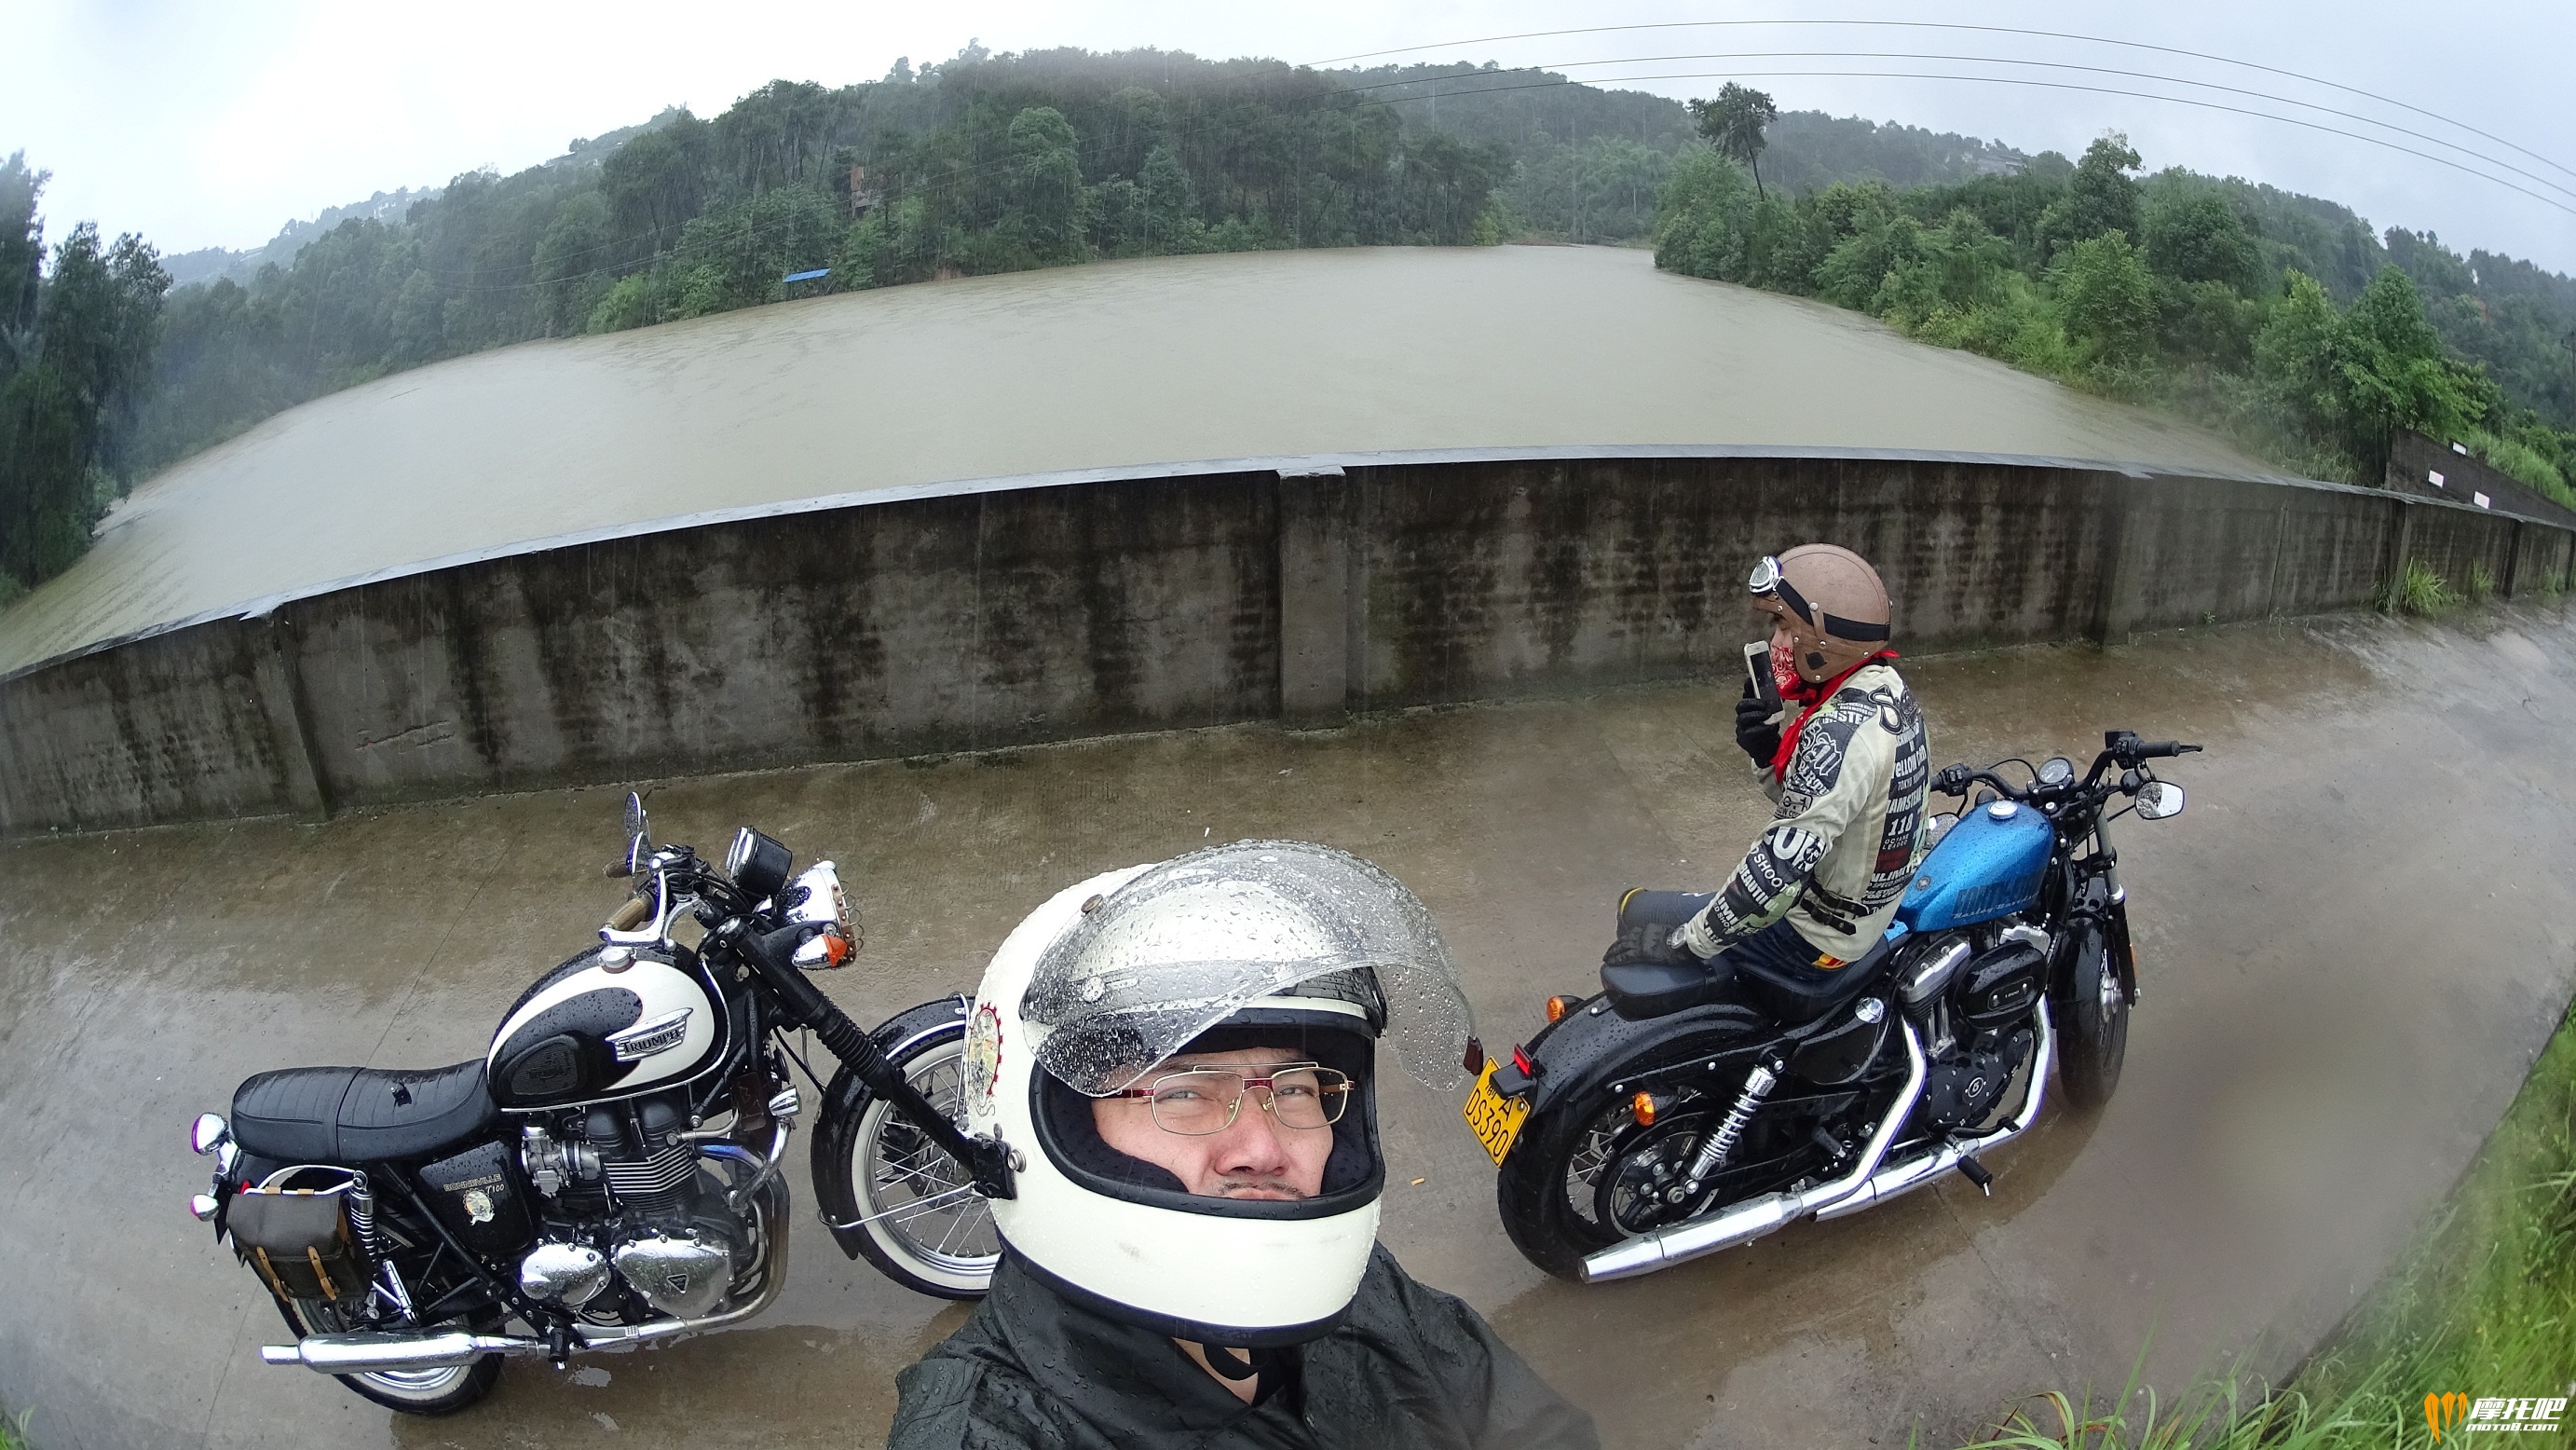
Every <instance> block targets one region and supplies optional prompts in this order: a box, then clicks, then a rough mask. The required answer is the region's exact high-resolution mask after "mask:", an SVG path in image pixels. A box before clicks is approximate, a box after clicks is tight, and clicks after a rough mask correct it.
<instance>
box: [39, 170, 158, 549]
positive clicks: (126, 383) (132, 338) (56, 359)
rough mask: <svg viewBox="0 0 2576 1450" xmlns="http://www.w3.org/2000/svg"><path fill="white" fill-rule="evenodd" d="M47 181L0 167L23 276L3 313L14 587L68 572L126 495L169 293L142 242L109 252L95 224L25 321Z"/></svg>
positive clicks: (82, 231)
mask: <svg viewBox="0 0 2576 1450" xmlns="http://www.w3.org/2000/svg"><path fill="white" fill-rule="evenodd" d="M44 181H45V177H44V174H43V173H41V172H30V171H28V170H27V168H26V165H25V162H24V159H23V157H19V156H13V157H11V158H10V161H9V164H8V165H7V166H6V167H0V241H5V242H7V243H8V244H9V245H8V247H7V249H6V252H5V254H4V255H6V256H7V257H8V259H9V260H10V261H11V262H13V263H14V264H15V265H16V266H17V268H18V269H19V270H18V272H17V273H16V275H10V276H6V277H5V283H6V286H7V293H6V297H7V298H8V299H10V300H11V301H12V303H13V305H12V307H11V309H10V310H12V311H15V312H19V313H20V314H22V317H21V319H19V320H12V319H10V318H7V317H6V316H0V325H5V326H6V334H5V341H6V347H5V355H0V575H5V576H6V577H7V578H8V580H9V581H10V586H11V587H12V588H14V587H16V586H28V585H35V584H39V583H42V582H43V581H45V580H46V579H49V578H51V577H53V576H54V575H56V574H59V573H61V572H62V571H63V570H65V569H67V568H70V567H71V564H72V561H73V560H75V559H77V558H79V557H80V556H81V554H82V553H83V551H85V550H87V549H88V547H89V539H90V527H91V525H93V524H95V523H96V522H97V521H98V516H99V513H100V511H101V510H102V509H103V508H104V506H105V504H106V500H107V498H108V497H109V496H110V495H112V494H114V493H118V492H122V491H123V480H122V476H121V473H120V471H119V468H118V465H119V463H120V461H121V456H122V455H123V453H124V452H125V451H126V449H127V447H128V445H129V443H130V440H131V438H132V436H133V432H134V429H133V418H134V403H135V399H136V397H137V395H138V394H139V393H140V392H141V391H142V389H143V387H144V385H145V383H146V381H147V377H148V372H147V370H148V368H149V365H150V362H151V357H152V345H153V341H154V331H155V327H156V325H157V322H158V320H159V315H160V309H161V296H162V294H163V293H164V292H166V291H168V290H169V287H170V279H169V278H168V277H167V276H165V275H163V273H162V271H161V266H160V255H159V253H157V252H155V251H154V250H153V249H152V248H151V247H149V246H147V245H145V244H144V241H143V239H142V238H140V237H137V236H133V235H131V234H128V235H125V236H120V237H118V238H117V239H116V240H115V242H113V243H111V244H107V245H102V244H101V243H100V241H99V235H98V227H97V226H96V225H95V224H94V223H90V222H82V223H81V224H79V225H78V226H75V227H73V228H72V231H71V235H69V236H67V237H65V238H64V239H63V240H62V241H61V243H59V244H58V245H57V246H56V247H55V248H54V251H53V259H52V266H51V267H50V268H49V269H47V270H45V271H44V272H42V274H41V275H40V276H38V277H37V278H36V297H35V306H34V309H33V316H32V319H31V320H29V319H24V317H23V314H24V311H25V309H24V306H23V302H21V301H18V300H17V299H22V298H23V296H24V291H25V288H24V283H25V280H26V276H25V270H24V269H25V267H26V261H25V259H26V257H27V256H29V255H33V256H36V257H39V258H41V257H42V256H43V249H44V233H43V227H42V223H41V222H39V221H38V220H37V219H36V217H35V201H36V197H37V194H38V193H39V192H40V191H41V189H42V187H43V185H44Z"/></svg>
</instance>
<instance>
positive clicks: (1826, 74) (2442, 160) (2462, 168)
mask: <svg viewBox="0 0 2576 1450" xmlns="http://www.w3.org/2000/svg"><path fill="white" fill-rule="evenodd" d="M1801 76H1804V77H1813V78H1817V79H1854V80H1871V79H1875V80H1900V81H1901V80H1917V81H1969V82H1974V83H1978V84H1984V85H1999V86H2033V87H2038V88H2040V89H2044V90H2055V91H2085V92H2089V93H2091V94H2094V95H2104V96H2134V97H2136V98H2138V99H2140V100H2147V101H2163V102H2166V103H2167V104H2170V105H2177V106H2198V107H2200V108H2201V109H2203V110H2210V111H2226V112H2229V113H2231V114H2234V115H2239V116H2252V117H2256V118H2257V119H2260V120H2265V121H2278V122H2280V123H2282V124H2283V125H2285V126H2303V127H2305V128H2307V129H2308V130H2311V131H2323V132H2325V133H2326V134H2328V135H2331V136H2342V137H2345V138H2347V139H2350V140H2354V141H2364V142H2368V143H2369V144H2371V145H2373V146H2383V147H2386V148H2387V149H2389V150H2391V151H2397V152H2402V153H2404V154H2405V155H2408V156H2416V157H2421V158H2422V159H2424V160H2426V161H2430V162H2433V163H2434V164H2435V165H2439V166H2447V167H2449V168H2451V169H2452V170H2454V171H2458V172H2462V173H2465V174H2466V175H2469V176H2474V177H2477V178H2478V179H2479V180H2481V181H2491V182H2493V183H2495V184H2496V185H2498V186H2501V187H2503V188H2505V189H2506V190H2508V191H2515V192H2520V193H2521V194H2522V195H2524V196H2527V197H2530V198H2531V199H2532V200H2534V201H2537V202H2539V203H2541V204H2542V205H2544V206H2552V207H2556V208H2557V209H2558V210H2560V211H2563V212H2566V213H2568V214H2569V215H2571V216H2576V206H2569V205H2567V204H2566V203H2564V202H2561V201H2558V200H2557V199H2555V198H2553V197H2548V196H2543V195H2541V194H2540V193H2539V192H2536V191H2533V190H2531V189H2530V188H2529V187H2524V186H2517V185H2515V184H2514V183H2512V182H2510V181H2507V180H2505V179H2504V178H2503V177H2501V176H2491V175H2489V174H2488V173H2486V172H2483V171H2480V170H2478V169H2477V168H2475V167H2473V166H2466V165H2463V164H2461V163H2460V162H2457V161H2454V160H2452V159H2451V158H2449V157H2447V156H2436V155H2434V154H2432V153H2431V152H2429V151H2418V150H2416V149H2415V148H2414V147H2412V146H2400V145H2398V144H2397V143H2396V142H2394V141H2390V140H2387V139H2385V138H2383V137H2379V136H2366V135H2363V134H2362V133H2360V132H2358V131H2346V130H2344V129H2342V128H2341V127H2339V126H2328V125H2326V124H2324V123H2323V122H2319V121H2305V120H2301V119H2299V118H2298V117H2296V116H2276V115H2274V114H2272V113H2271V112H2269V111H2254V110H2248V109H2246V108H2245V107H2243V106H2230V105H2226V104H2223V103H2221V102H2218V101H2201V100H2194V99H2192V98H2191V97H2188V96H2169V95H2164V94H2161V93H2159V92H2155V91H2130V90H2121V89H2118V88H2117V87H2112V86H2087V85H2077V84H2075V83H2074V82H2072V81H2043V80H2032V79H2028V78H2025V77H2020V76H1962V75H1942V74H1935V73H1930V72H1923V71H1849V70H1794V71H1790V70H1780V71H1772V70H1763V71H1680V72H1674V73H1670V74H1658V75H1642V76H1603V77H1599V78H1598V79H1597V80H1595V81H1593V82H1576V81H1571V80H1567V79H1564V78H1562V77H1559V78H1558V79H1555V80H1549V81H1533V82H1528V83H1525V84H1521V85H1510V86H1481V87H1478V88H1476V89H1474V90H1465V91H1449V92H1444V93H1443V94H1444V95H1457V96H1473V95H1483V94H1487V93H1489V92H1494V91H1520V90H1537V89H1540V88H1543V87H1548V86H1569V85H1576V84H1599V85H1610V84H1614V83H1623V82H1629V81H1699V80H1726V79H1735V78H1741V77H1758V78H1761V79H1765V80H1770V79H1778V78H1783V77H1790V78H1794V77H1801ZM1390 84H1415V83H1414V82H1390ZM1408 99H1421V98H1416V97H1399V98H1397V100H1396V101H1395V102H1390V104H1396V103H1400V102H1401V101H1403V100H1408Z"/></svg>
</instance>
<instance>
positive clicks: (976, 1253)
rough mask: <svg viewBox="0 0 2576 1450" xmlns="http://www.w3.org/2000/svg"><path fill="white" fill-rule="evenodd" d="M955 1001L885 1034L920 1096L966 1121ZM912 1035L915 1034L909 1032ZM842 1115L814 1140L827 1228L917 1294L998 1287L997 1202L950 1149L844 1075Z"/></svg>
mask: <svg viewBox="0 0 2576 1450" xmlns="http://www.w3.org/2000/svg"><path fill="white" fill-rule="evenodd" d="M954 1008H955V999H949V1000H945V1001H941V1002H935V1003H931V1004H929V1005H928V1006H925V1007H917V1008H915V1009H913V1010H912V1011H911V1012H907V1013H905V1014H904V1015H903V1016H902V1017H899V1018H897V1019H896V1020H895V1021H894V1022H892V1023H889V1024H888V1025H887V1027H885V1028H881V1029H879V1040H880V1041H881V1042H884V1041H886V1039H889V1038H891V1039H893V1040H892V1041H891V1042H889V1043H887V1047H886V1056H887V1059H888V1060H889V1061H890V1062H892V1063H893V1064H894V1066H895V1067H896V1068H897V1069H898V1070H900V1071H901V1072H902V1073H903V1075H904V1078H905V1080H906V1081H908V1082H910V1083H911V1084H912V1087H913V1090H914V1091H915V1092H918V1093H920V1094H921V1095H922V1096H923V1097H925V1098H927V1099H929V1100H930V1103H931V1105H932V1106H934V1107H936V1108H938V1109H939V1110H940V1111H941V1112H943V1113H945V1114H947V1115H948V1119H949V1121H951V1122H956V1123H962V1122H964V1121H965V1118H966V1101H965V1098H966V1086H965V1075H964V1071H963V1069H964V1058H965V1046H966V1024H965V1019H964V1018H963V1017H962V1016H960V1015H958V1014H957V1013H956V1012H955V1010H954ZM907 1029H910V1030H907ZM832 1098H833V1102H834V1105H835V1107H836V1108H837V1109H839V1111H836V1112H835V1113H834V1115H833V1117H832V1119H831V1120H830V1121H829V1122H828V1123H827V1126H826V1129H825V1131H824V1132H823V1133H821V1134H819V1135H817V1136H816V1138H815V1140H814V1155H815V1162H814V1191H815V1195H816V1197H817V1198H818V1199H820V1200H821V1202H822V1205H823V1210H824V1217H825V1220H826V1222H829V1223H831V1224H832V1225H833V1226H834V1228H835V1231H836V1234H837V1236H838V1237H839V1238H840V1239H841V1241H842V1243H843V1244H844V1245H846V1246H849V1247H852V1248H855V1249H857V1251H858V1253H859V1256H860V1257H862V1258H864V1259H866V1260H867V1261H868V1262H869V1263H870V1264H871V1265H874V1266H875V1268H876V1269H877V1271H878V1272H879V1273H882V1274H884V1275H885V1276H886V1277H887V1278H889V1279H892V1280H894V1281H895V1282H896V1283H898V1284H901V1285H903V1286H904V1287H905V1288H907V1289H911V1290H913V1291H915V1292H917V1293H922V1294H930V1295H934V1296H936V1297H938V1298H942V1299H973V1298H977V1297H979V1296H981V1295H982V1294H983V1293H984V1291H985V1290H987V1289H989V1288H991V1287H992V1283H993V1268H994V1265H996V1264H998V1263H999V1262H1000V1261H1001V1253H1002V1241H1001V1236H1000V1234H999V1233H998V1232H997V1231H996V1230H995V1229H994V1227H993V1210H992V1206H991V1205H990V1204H988V1203H986V1202H985V1201H984V1199H983V1198H982V1197H981V1196H980V1195H978V1194H977V1193H976V1192H975V1189H974V1180H973V1179H972V1178H971V1177H970V1176H969V1175H968V1174H967V1172H966V1170H965V1168H964V1167H963V1166H962V1165H960V1164H959V1163H958V1162H957V1160H956V1159H954V1158H951V1157H949V1156H948V1153H947V1151H946V1150H945V1149H943V1148H941V1147H940V1146H939V1145H938V1144H937V1143H934V1142H932V1141H931V1140H930V1136H929V1135H928V1134H926V1133H924V1132H922V1131H921V1129H919V1128H918V1127H915V1126H914V1125H913V1124H912V1123H911V1122H909V1121H907V1120H906V1119H905V1118H904V1116H903V1114H901V1113H899V1112H897V1111H895V1109H894V1106H893V1104H891V1103H889V1102H887V1101H886V1100H885V1099H883V1098H880V1097H877V1096H875V1095H874V1094H872V1093H869V1092H868V1091H867V1089H866V1088H865V1086H863V1085H861V1084H859V1083H858V1082H857V1081H856V1079H855V1076H854V1075H852V1074H850V1073H848V1072H846V1071H844V1072H843V1074H842V1075H841V1077H839V1078H835V1079H834V1080H833V1084H832Z"/></svg>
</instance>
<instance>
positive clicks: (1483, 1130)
mask: <svg viewBox="0 0 2576 1450" xmlns="http://www.w3.org/2000/svg"><path fill="white" fill-rule="evenodd" d="M1500 1066H1502V1063H1501V1062H1500V1061H1498V1060H1497V1061H1488V1062H1487V1063H1486V1064H1485V1070H1484V1071H1483V1072H1481V1073H1478V1074H1477V1075H1476V1085H1475V1086H1474V1087H1472V1088H1470V1089H1468V1090H1467V1106H1466V1108H1465V1110H1464V1112H1465V1116H1466V1119H1467V1129H1468V1131H1469V1132H1472V1133H1474V1134H1475V1135H1476V1141H1477V1142H1479V1143H1482V1144H1484V1145H1485V1151H1486V1152H1487V1153H1488V1154H1490V1155H1492V1157H1493V1160H1494V1166H1496V1167H1498V1168H1499V1167H1501V1166H1502V1162H1503V1156H1504V1155H1505V1154H1507V1153H1509V1152H1511V1151H1512V1140H1513V1139H1514V1138H1517V1137H1519V1136H1520V1131H1521V1123H1522V1121H1523V1120H1525V1119H1526V1118H1528V1117H1529V1114H1530V1105H1529V1099H1527V1098H1507V1097H1504V1096H1503V1095H1502V1094H1501V1093H1498V1092H1496V1091H1494V1069H1495V1068H1498V1067H1500Z"/></svg>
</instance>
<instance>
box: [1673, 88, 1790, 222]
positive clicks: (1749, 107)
mask: <svg viewBox="0 0 2576 1450" xmlns="http://www.w3.org/2000/svg"><path fill="white" fill-rule="evenodd" d="M1690 114H1691V120H1692V122H1693V123H1694V124H1696V125H1697V126H1698V127H1699V134H1700V135H1701V136H1702V137H1703V138H1705V139H1706V140H1707V142H1708V143H1709V144H1710V145H1711V146H1714V147H1716V148H1717V152H1718V154H1719V155H1721V156H1729V157H1733V158H1734V159H1735V160H1737V161H1740V162H1742V163H1743V164H1744V166H1745V167H1746V169H1748V170H1750V171H1751V172H1752V173H1753V194H1754V197H1755V198H1756V199H1757V200H1766V199H1768V197H1769V193H1768V192H1765V191H1764V190H1763V189H1762V148H1763V147H1764V146H1765V145H1767V144H1769V143H1768V142H1767V141H1765V140H1764V139H1763V134H1762V132H1763V128H1764V127H1766V126H1769V125H1770V124H1771V123H1772V122H1774V121H1776V120H1779V119H1780V108H1779V107H1778V106H1776V105H1774V104H1772V102H1771V97H1770V96H1768V95H1766V94H1764V93H1763V92H1761V91H1757V90H1754V89H1753V88H1752V87H1750V86H1741V85H1737V84H1736V83H1735V82H1733V81H1728V82H1727V83H1726V84H1725V85H1724V86H1723V87H1721V88H1719V90H1718V93H1717V99H1716V100H1713V101H1699V100H1695V101H1692V102H1691V103H1690Z"/></svg>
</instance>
